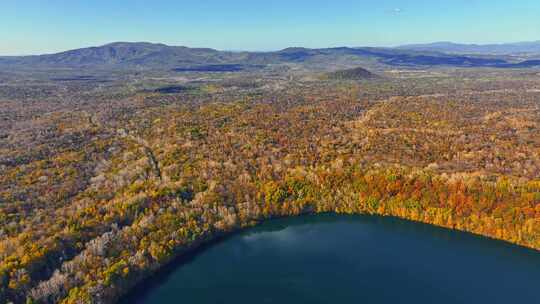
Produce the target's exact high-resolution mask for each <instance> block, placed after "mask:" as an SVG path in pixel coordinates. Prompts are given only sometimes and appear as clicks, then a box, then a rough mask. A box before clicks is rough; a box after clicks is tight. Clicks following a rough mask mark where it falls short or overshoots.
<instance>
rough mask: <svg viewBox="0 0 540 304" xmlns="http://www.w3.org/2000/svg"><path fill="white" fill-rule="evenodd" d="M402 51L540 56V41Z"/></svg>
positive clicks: (441, 45)
mask: <svg viewBox="0 0 540 304" xmlns="http://www.w3.org/2000/svg"><path fill="white" fill-rule="evenodd" d="M398 49H402V50H415V51H430V52H443V53H454V54H483V55H489V54H491V55H512V54H540V41H532V42H517V43H502V44H461V43H453V42H435V43H428V44H410V45H403V46H400V47H398Z"/></svg>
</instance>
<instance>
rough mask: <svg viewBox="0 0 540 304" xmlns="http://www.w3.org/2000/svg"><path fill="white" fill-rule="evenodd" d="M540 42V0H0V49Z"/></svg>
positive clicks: (8, 52)
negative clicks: (112, 44)
mask: <svg viewBox="0 0 540 304" xmlns="http://www.w3.org/2000/svg"><path fill="white" fill-rule="evenodd" d="M530 40H540V0H504V1H503V0H407V1H405V0H378V1H365V0H354V1H353V0H343V1H340V0H334V1H322V0H310V1H307V0H288V1H285V0H266V1H264V0H250V1H248V0H228V1H227V0H219V1H218V0H190V1H187V0H177V1H173V0H161V1H160V0H154V1H150V0H86V1H82V0H70V1H68V0H1V1H0V55H18V54H39V53H50V52H56V51H62V50H67V49H73V48H79V47H86V46H94V45H102V44H105V43H109V42H113V41H149V42H163V43H166V44H170V45H186V46H193V47H212V48H217V49H227V50H275V49H281V48H285V47H289V46H305V47H331V46H392V45H399V44H405V43H424V42H433V41H456V42H467V43H472V42H475V43H492V42H515V41H530Z"/></svg>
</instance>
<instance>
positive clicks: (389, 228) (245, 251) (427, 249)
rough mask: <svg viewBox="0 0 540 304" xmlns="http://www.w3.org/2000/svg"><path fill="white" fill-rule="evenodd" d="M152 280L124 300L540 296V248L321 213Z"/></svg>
mask: <svg viewBox="0 0 540 304" xmlns="http://www.w3.org/2000/svg"><path fill="white" fill-rule="evenodd" d="M148 282H149V283H147V284H146V285H145V286H143V288H139V289H140V291H139V292H137V293H134V294H132V295H131V296H130V297H129V298H128V299H125V303H233V302H234V303H259V302H261V303H295V304H296V303H540V293H538V292H536V290H537V286H538V283H539V282H540V254H539V253H538V252H535V251H532V250H528V249H525V248H521V247H517V246H513V245H509V244H506V243H503V242H499V241H494V240H489V239H485V238H480V237H477V236H473V235H469V234H465V233H460V232H455V231H449V230H445V229H440V228H436V227H431V226H428V225H424V224H418V223H411V222H406V221H402V220H397V219H392V218H382V217H366V216H356V217H349V216H333V215H321V216H312V217H300V218H293V219H282V220H276V221H271V222H268V223H266V224H264V225H262V226H259V227H257V228H253V229H250V230H248V231H246V232H244V233H240V234H237V235H235V236H233V237H231V238H228V239H226V240H224V241H221V242H218V243H216V244H213V245H212V246H209V248H206V249H205V250H203V251H202V252H200V253H198V254H197V255H195V256H193V257H192V258H188V259H183V260H182V261H179V262H178V263H177V265H173V266H172V268H170V269H168V270H167V271H164V272H163V273H161V274H160V275H158V277H156V278H153V279H151V280H149V281H148ZM150 282H151V283H150Z"/></svg>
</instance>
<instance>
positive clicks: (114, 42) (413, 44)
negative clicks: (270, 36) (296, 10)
mask: <svg viewBox="0 0 540 304" xmlns="http://www.w3.org/2000/svg"><path fill="white" fill-rule="evenodd" d="M119 43H126V44H139V43H140V44H142V43H148V44H155V45H165V46H168V47H186V48H191V49H196V48H204V49H213V50H216V51H222V52H253V53H257V52H260V53H271V52H279V51H282V50H285V49H288V48H305V49H327V48H328V49H330V48H341V47H345V48H364V47H373V48H399V47H403V46H415V45H434V44H439V43H440V44H442V43H448V44H455V45H467V46H488V45H490V46H491V45H508V44H521V43H540V40H530V41H509V42H492V43H474V42H455V41H433V42H426V43H414V42H412V43H405V44H400V45H390V46H383V45H356V46H353V45H336V46H321V47H304V46H301V45H292V46H288V47H285V48H279V49H269V50H253V49H219V48H215V47H211V46H190V45H174V44H168V43H164V42H153V41H111V42H106V43H103V44H99V45H87V46H80V47H75V48H71V49H64V50H58V51H54V52H46V53H34V54H7V55H4V54H0V57H27V56H45V55H54V54H58V53H63V52H69V51H73V50H81V49H88V48H96V47H104V46H107V45H112V44H119Z"/></svg>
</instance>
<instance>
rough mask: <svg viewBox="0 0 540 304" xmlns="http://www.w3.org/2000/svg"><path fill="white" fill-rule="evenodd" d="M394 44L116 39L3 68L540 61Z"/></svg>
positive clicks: (9, 60) (223, 68)
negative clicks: (254, 45) (197, 44)
mask: <svg viewBox="0 0 540 304" xmlns="http://www.w3.org/2000/svg"><path fill="white" fill-rule="evenodd" d="M418 48H419V50H409V49H402V48H399V49H393V48H368V47H363V48H349V47H337V48H325V49H307V48H301V47H294V48H287V49H284V50H281V51H275V52H231V51H218V50H214V49H209V48H188V47H184V46H168V45H165V44H153V43H146V42H135V43H132V42H116V43H111V44H106V45H103V46H99V47H90V48H82V49H76V50H71V51H66V52H61V53H57V54H48V55H38V56H19V57H0V67H8V68H11V69H17V68H23V69H36V68H53V69H56V68H87V69H154V70H169V71H176V72H179V73H180V72H238V71H243V70H255V69H262V68H265V67H266V66H269V65H283V64H295V65H300V66H303V67H306V68H313V67H317V68H321V69H326V68H331V67H333V66H335V65H336V63H339V65H341V66H358V65H362V64H363V63H366V62H369V63H378V64H383V65H390V66H408V67H415V66H420V67H430V66H453V67H495V68H512V67H515V68H524V67H532V66H540V62H538V61H534V60H530V61H524V62H518V63H516V62H509V61H507V59H506V57H501V56H480V55H477V56H472V55H470V56H466V55H455V54H445V53H442V52H438V51H433V50H422V49H421V47H418Z"/></svg>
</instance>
